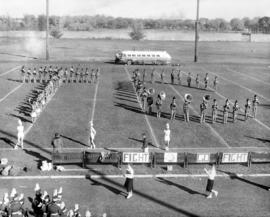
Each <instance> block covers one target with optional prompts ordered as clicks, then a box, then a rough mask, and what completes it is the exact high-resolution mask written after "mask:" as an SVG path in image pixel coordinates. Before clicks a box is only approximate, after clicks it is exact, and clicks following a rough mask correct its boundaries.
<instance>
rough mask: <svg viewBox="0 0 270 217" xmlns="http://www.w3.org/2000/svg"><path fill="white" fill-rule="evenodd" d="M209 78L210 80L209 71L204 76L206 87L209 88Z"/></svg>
mask: <svg viewBox="0 0 270 217" xmlns="http://www.w3.org/2000/svg"><path fill="white" fill-rule="evenodd" d="M208 80H209V78H208V73H206V74H205V78H204V89H207V87H208Z"/></svg>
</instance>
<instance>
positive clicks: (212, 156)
mask: <svg viewBox="0 0 270 217" xmlns="http://www.w3.org/2000/svg"><path fill="white" fill-rule="evenodd" d="M52 163H53V165H60V164H78V165H81V166H82V167H86V166H87V165H93V164H112V165H115V166H117V167H121V165H123V164H128V163H132V164H145V165H148V166H150V167H156V165H173V164H174V165H181V166H183V167H188V166H189V165H190V164H216V165H217V166H219V165H220V164H244V165H246V166H248V167H250V166H251V165H252V164H255V163H270V152H218V153H188V152H150V153H145V152H96V151H83V152H60V153H59V152H56V153H53V154H52Z"/></svg>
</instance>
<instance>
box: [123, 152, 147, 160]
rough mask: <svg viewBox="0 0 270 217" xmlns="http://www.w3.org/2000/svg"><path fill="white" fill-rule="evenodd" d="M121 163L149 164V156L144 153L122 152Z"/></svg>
mask: <svg viewBox="0 0 270 217" xmlns="http://www.w3.org/2000/svg"><path fill="white" fill-rule="evenodd" d="M122 162H123V163H150V154H149V153H144V152H123V155H122Z"/></svg>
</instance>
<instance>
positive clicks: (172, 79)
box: [171, 69, 174, 84]
mask: <svg viewBox="0 0 270 217" xmlns="http://www.w3.org/2000/svg"><path fill="white" fill-rule="evenodd" d="M171 83H172V84H174V70H173V69H172V72H171Z"/></svg>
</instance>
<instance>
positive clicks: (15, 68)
mask: <svg viewBox="0 0 270 217" xmlns="http://www.w3.org/2000/svg"><path fill="white" fill-rule="evenodd" d="M20 67H21V66H20V65H19V66H16V67H14V68H12V69H10V70H8V71H6V72H4V73H2V74H0V77H1V76H4V75H6V74H8V73H10V72H13V71H15V70H17V69H18V68H20Z"/></svg>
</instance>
